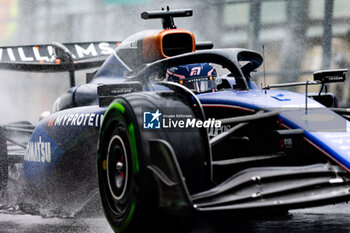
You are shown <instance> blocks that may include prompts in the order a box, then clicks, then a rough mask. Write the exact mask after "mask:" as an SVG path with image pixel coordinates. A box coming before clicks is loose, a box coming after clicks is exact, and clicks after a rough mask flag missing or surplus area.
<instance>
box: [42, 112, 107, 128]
mask: <svg viewBox="0 0 350 233" xmlns="http://www.w3.org/2000/svg"><path fill="white" fill-rule="evenodd" d="M102 120H103V114H99V113H75V114H74V113H71V114H62V115H58V116H55V117H52V118H51V119H50V120H49V122H48V124H47V125H48V127H53V126H87V127H100V126H101V124H102Z"/></svg>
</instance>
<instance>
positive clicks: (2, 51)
mask: <svg viewBox="0 0 350 233" xmlns="http://www.w3.org/2000/svg"><path fill="white" fill-rule="evenodd" d="M64 45H65V46H66V47H67V49H68V50H69V51H70V52H71V53H72V54H73V58H74V59H75V58H88V57H95V56H98V55H109V54H112V52H113V50H114V48H116V46H117V43H108V42H100V43H76V44H74V43H72V44H64ZM53 51H54V50H53V46H52V45H40V46H22V47H8V48H6V47H2V48H0V61H20V62H34V61H37V62H41V63H42V62H56V57H55V56H54V52H53Z"/></svg>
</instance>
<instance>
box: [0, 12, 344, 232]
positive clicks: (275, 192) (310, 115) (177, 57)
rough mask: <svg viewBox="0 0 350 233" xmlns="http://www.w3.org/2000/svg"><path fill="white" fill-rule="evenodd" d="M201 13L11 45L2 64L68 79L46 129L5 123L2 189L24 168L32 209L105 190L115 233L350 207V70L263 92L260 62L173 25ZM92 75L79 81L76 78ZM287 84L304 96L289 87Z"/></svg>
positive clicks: (1, 51) (0, 148)
mask: <svg viewBox="0 0 350 233" xmlns="http://www.w3.org/2000/svg"><path fill="white" fill-rule="evenodd" d="M191 15H192V10H175V11H174V10H172V11H170V10H169V9H167V10H165V11H164V10H163V11H155V12H144V13H142V14H141V17H142V18H143V19H152V18H161V19H162V23H163V30H147V31H143V32H139V33H137V34H135V35H132V36H130V37H129V38H127V39H125V40H124V41H123V42H121V43H119V42H117V41H115V42H87V43H76V44H74V43H72V44H60V43H53V44H52V45H41V46H22V47H6V48H0V68H2V69H9V70H21V71H28V72H29V71H41V72H59V71H61V72H64V71H66V72H69V74H70V75H69V77H70V81H71V82H70V83H71V88H70V89H69V90H68V91H67V92H66V93H64V94H63V95H62V96H61V97H60V98H58V99H57V101H56V102H55V103H54V106H53V109H52V111H51V113H50V114H49V115H47V116H46V117H45V118H43V119H42V120H41V121H40V122H39V123H38V124H37V125H36V126H33V125H31V124H30V123H28V122H26V121H22V122H14V123H11V124H6V125H1V127H0V162H1V163H0V165H1V166H0V169H1V173H0V174H1V176H0V178H1V183H0V184H1V186H0V189H1V191H2V192H3V193H5V194H6V184H7V178H8V174H7V172H8V167H9V166H10V167H11V166H13V164H15V163H21V164H22V166H21V168H22V174H23V182H24V183H23V187H24V188H23V193H24V194H25V195H26V196H28V194H31V196H32V198H30V201H29V200H28V198H26V199H24V200H22V201H23V202H26V203H27V205H23V206H28V205H29V204H31V205H37V206H39V207H42V206H44V207H45V206H50V205H51V206H54V207H55V209H56V211H59V210H60V209H61V208H64V207H67V206H84V205H88V200H89V197H91V196H92V195H93V194H94V192H96V190H98V193H99V197H100V199H101V203H102V206H103V209H104V213H105V216H106V218H107V220H108V222H109V223H110V225H111V227H112V228H113V230H114V231H115V232H137V231H139V230H145V229H146V230H147V229H152V230H156V229H158V230H159V229H161V230H163V232H164V231H169V230H175V229H178V228H179V227H181V228H182V231H185V230H188V229H190V228H189V226H190V223H191V220H192V219H194V218H198V217H201V216H208V215H209V216H210V217H211V218H214V217H217V216H227V215H234V214H242V213H246V214H255V213H285V212H287V211H288V210H290V209H295V208H305V207H310V206H317V205H326V204H332V203H338V202H343V201H348V200H349V199H350V185H349V177H350V176H349V171H350V126H349V121H348V119H349V116H350V112H349V109H344V108H339V107H338V101H337V98H336V97H335V96H334V95H333V94H331V93H327V89H326V88H324V87H325V85H329V84H328V83H333V82H343V81H345V76H346V73H347V70H346V69H341V70H323V71H317V72H315V73H314V77H313V80H309V81H307V82H295V83H284V84H273V85H269V86H266V87H265V88H262V89H260V88H258V86H257V85H256V83H255V82H254V81H253V79H252V77H251V73H253V72H255V71H256V70H257V69H258V68H259V67H260V66H261V65H262V62H263V58H262V56H261V55H260V54H259V53H257V52H255V51H251V50H247V49H237V48H227V49H213V45H212V44H211V43H210V42H196V41H195V37H194V35H193V34H192V33H191V32H190V31H187V30H183V29H177V28H176V26H175V25H174V17H185V16H191ZM94 67H96V68H97V70H96V72H93V73H88V74H87V83H86V84H84V85H81V86H75V85H74V83H75V77H74V74H75V71H76V70H82V69H90V68H94ZM310 85H318V86H319V87H320V90H319V92H318V93H310V92H309V90H308V89H309V86H310ZM332 85H333V84H332ZM290 86H303V87H304V88H305V93H302V94H300V93H294V92H289V91H285V90H278V88H282V87H290ZM323 90H325V91H323ZM96 168H97V169H96ZM35 199H38V201H37V202H35V201H34V200H35ZM28 202H29V203H28ZM98 203H100V202H98ZM79 208H81V207H79ZM167 226H168V228H164V227H167ZM169 226H171V227H169ZM169 228H170V229H169ZM164 229H166V230H164Z"/></svg>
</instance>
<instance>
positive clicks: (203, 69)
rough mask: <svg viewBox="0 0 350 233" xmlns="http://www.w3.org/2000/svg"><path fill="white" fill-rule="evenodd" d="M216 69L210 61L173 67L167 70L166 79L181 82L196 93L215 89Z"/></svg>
mask: <svg viewBox="0 0 350 233" xmlns="http://www.w3.org/2000/svg"><path fill="white" fill-rule="evenodd" d="M215 77H216V70H215V68H214V67H213V66H212V65H210V64H209V63H199V64H190V65H181V66H177V67H171V68H169V69H168V70H167V72H166V78H165V79H166V80H168V81H171V82H177V83H180V84H182V85H184V86H186V87H187V88H189V89H190V90H191V91H193V92H195V93H203V92H209V91H215V88H216V83H215Z"/></svg>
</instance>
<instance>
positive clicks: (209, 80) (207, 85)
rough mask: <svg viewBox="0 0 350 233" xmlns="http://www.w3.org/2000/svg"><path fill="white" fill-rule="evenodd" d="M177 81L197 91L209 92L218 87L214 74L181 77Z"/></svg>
mask: <svg viewBox="0 0 350 233" xmlns="http://www.w3.org/2000/svg"><path fill="white" fill-rule="evenodd" d="M176 82H178V83H180V84H182V85H184V86H186V87H187V88H188V89H190V90H191V91H193V92H195V93H202V92H208V91H212V90H215V88H216V83H215V79H214V77H213V76H204V77H195V78H188V79H179V80H177V81H176Z"/></svg>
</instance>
